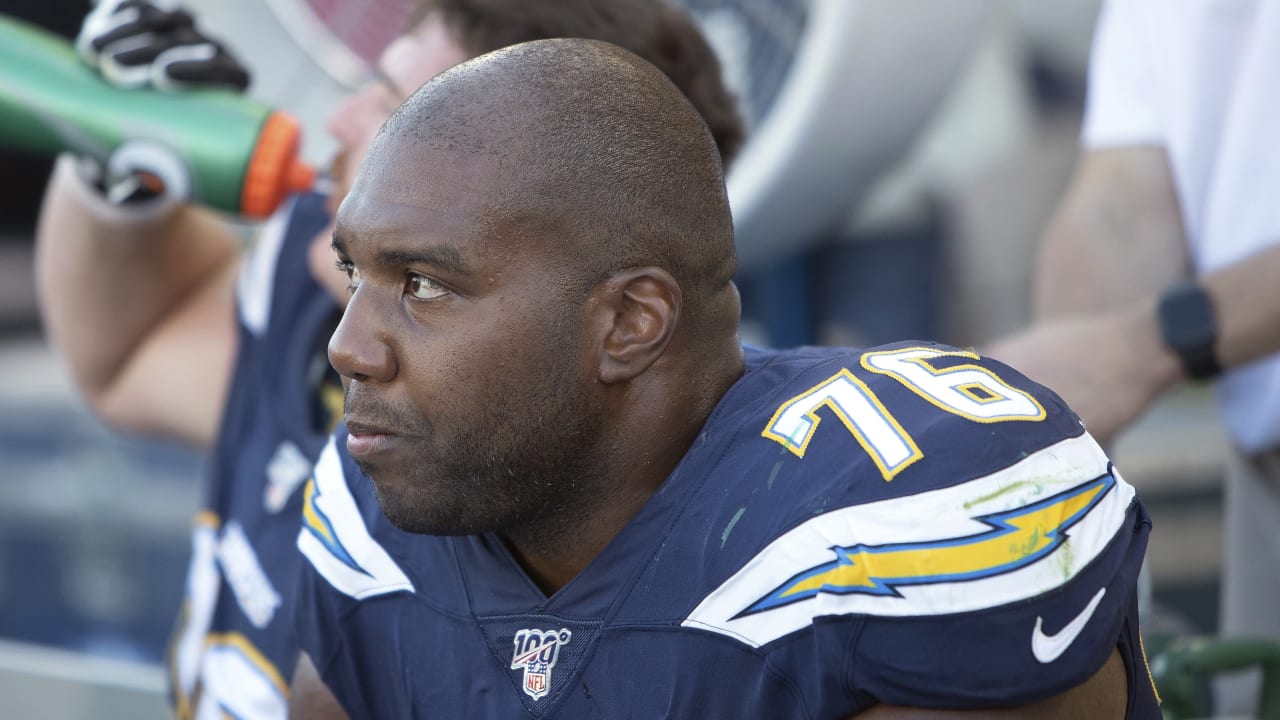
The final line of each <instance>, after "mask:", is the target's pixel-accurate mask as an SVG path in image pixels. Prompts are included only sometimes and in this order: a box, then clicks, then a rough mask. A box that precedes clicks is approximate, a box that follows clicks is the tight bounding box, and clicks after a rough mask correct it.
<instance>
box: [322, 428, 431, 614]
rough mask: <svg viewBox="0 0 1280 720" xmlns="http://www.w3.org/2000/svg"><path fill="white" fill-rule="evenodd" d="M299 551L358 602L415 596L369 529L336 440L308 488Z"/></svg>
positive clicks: (329, 447) (330, 582)
mask: <svg viewBox="0 0 1280 720" xmlns="http://www.w3.org/2000/svg"><path fill="white" fill-rule="evenodd" d="M298 549H299V550H301V551H302V554H303V555H305V556H306V558H307V560H309V561H310V562H311V565H312V566H313V567H315V569H316V571H317V572H319V573H320V575H321V576H322V577H324V579H325V580H327V581H328V582H329V584H330V585H332V586H333V587H334V588H336V589H337V590H339V591H340V592H343V593H345V594H347V595H350V596H351V597H353V598H356V599H357V600H363V599H364V598H368V597H372V596H374V595H382V594H386V593H392V592H398V591H401V590H407V591H409V592H413V591H414V588H413V583H412V582H410V580H409V577H408V576H407V575H405V574H404V571H403V570H401V569H400V566H399V565H397V564H396V562H395V561H394V560H392V559H391V555H390V554H388V553H387V551H386V550H385V549H384V548H383V547H382V546H381V545H379V544H378V541H376V540H374V539H373V537H372V536H371V535H370V534H369V529H368V528H367V527H365V524H364V519H363V518H362V517H361V516H360V510H359V508H358V507H357V506H356V501H355V498H353V497H352V496H351V492H350V490H348V488H347V482H346V478H345V477H344V476H343V472H342V460H341V458H340V457H339V456H338V449H337V445H336V444H335V443H334V440H333V438H330V439H329V444H328V445H326V446H325V449H324V452H322V453H321V454H320V459H319V461H317V463H316V469H315V477H314V479H313V480H312V482H311V483H309V484H308V485H307V491H306V498H305V500H304V501H303V506H302V529H301V530H300V531H299V532H298Z"/></svg>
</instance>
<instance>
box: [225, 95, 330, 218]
mask: <svg viewBox="0 0 1280 720" xmlns="http://www.w3.org/2000/svg"><path fill="white" fill-rule="evenodd" d="M301 136H302V131H301V129H300V127H299V125H298V121H297V120H294V119H293V118H292V117H290V116H289V115H288V114H286V113H284V112H281V111H278V110H277V111H275V112H273V113H271V114H270V115H269V116H267V119H266V121H265V122H264V123H263V124H262V132H261V133H259V135H258V145H257V147H255V148H254V150H253V157H252V158H251V159H250V160H249V165H248V167H247V168H245V175H244V189H243V191H242V192H241V195H240V211H241V212H242V213H244V214H245V215H248V216H249V217H258V218H261V217H266V216H268V215H270V214H271V213H273V212H275V209H276V208H277V207H279V205H280V203H281V202H282V201H283V200H284V199H285V198H286V197H287V196H288V195H290V194H291V193H295V192H300V191H304V190H310V189H311V188H312V187H313V186H314V185H315V181H316V172H315V170H314V169H312V168H311V166H309V165H307V164H306V163H304V162H302V161H301V160H299V159H298V145H299V140H300V139H301Z"/></svg>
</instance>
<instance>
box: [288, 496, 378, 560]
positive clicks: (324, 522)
mask: <svg viewBox="0 0 1280 720" xmlns="http://www.w3.org/2000/svg"><path fill="white" fill-rule="evenodd" d="M319 497H320V490H319V489H317V488H316V481H315V479H314V478H312V479H310V480H307V486H306V489H305V490H303V500H302V526H303V527H305V528H306V529H307V530H308V531H310V532H311V534H312V535H314V536H315V537H316V539H317V540H319V541H320V542H321V544H323V545H324V546H325V547H326V548H328V550H329V552H331V553H333V556H334V557H336V558H338V559H339V560H341V561H342V564H344V565H346V566H347V567H349V568H351V569H352V570H355V571H357V572H359V573H361V574H364V575H369V572H368V571H367V570H365V569H364V568H362V567H360V563H358V562H356V560H355V558H353V557H351V553H349V552H347V549H346V548H345V547H344V546H343V545H342V541H341V540H339V539H338V533H337V532H336V531H334V529H333V523H332V522H330V521H329V516H328V515H325V514H324V511H323V510H321V509H320V506H319V505H317V504H316V499H317V498H319Z"/></svg>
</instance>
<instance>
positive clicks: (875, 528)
mask: <svg viewBox="0 0 1280 720" xmlns="http://www.w3.org/2000/svg"><path fill="white" fill-rule="evenodd" d="M1108 473H1110V474H1108ZM1058 497H1063V498H1075V500H1073V502H1074V503H1075V509H1074V510H1072V511H1071V512H1072V513H1074V515H1072V516H1071V518H1070V519H1069V520H1068V521H1067V522H1066V523H1065V524H1063V527H1064V528H1065V532H1064V534H1065V538H1066V539H1065V540H1062V539H1059V540H1058V542H1057V543H1048V544H1046V545H1045V547H1044V550H1043V553H1042V554H1035V555H1033V556H1030V557H1029V558H1028V559H1026V560H1025V561H1024V562H1017V563H1012V564H1008V565H1007V566H1003V567H1001V566H997V567H993V568H990V569H989V570H984V569H983V565H982V564H981V563H979V564H977V565H975V568H974V569H975V570H976V572H973V573H969V574H967V575H965V576H964V577H960V575H959V574H958V573H955V572H952V571H946V572H944V571H941V570H936V569H934V568H932V567H931V566H930V563H931V562H932V560H933V559H934V557H938V556H941V555H947V553H946V552H941V553H939V552H938V550H939V549H940V548H951V547H953V546H959V545H964V544H968V543H974V538H979V537H982V536H983V534H984V533H987V534H990V533H993V532H1000V530H999V528H996V527H995V526H993V524H992V518H991V516H993V515H1000V514H1002V513H1003V514H1006V516H1007V517H1009V518H1011V519H1010V524H1011V525H1012V526H1017V524H1018V523H1019V522H1020V520H1019V518H1020V517H1021V515H1022V513H1024V512H1026V511H1025V510H1024V509H1032V508H1037V507H1046V501H1050V500H1051V499H1054V500H1052V504H1054V505H1056V504H1058V503H1059V502H1060V501H1058V500H1056V499H1055V498H1058ZM1133 498H1134V490H1133V487H1132V486H1131V485H1129V484H1128V483H1126V482H1125V481H1124V479H1123V478H1121V477H1120V475H1119V474H1118V473H1116V472H1115V471H1114V470H1113V469H1111V468H1110V463H1109V461H1108V459H1107V456H1106V453H1104V452H1103V450H1102V448H1100V447H1099V446H1098V444H1097V443H1096V442H1095V441H1094V440H1093V438H1092V437H1090V436H1089V435H1088V434H1085V435H1081V436H1079V437H1076V438H1072V439H1069V440H1064V441H1062V442H1060V443H1058V444H1056V445H1052V446H1050V447H1047V448H1045V449H1043V450H1040V451H1038V452H1036V453H1034V454H1032V455H1029V456H1028V457H1026V458H1025V459H1023V460H1021V461H1019V462H1018V463H1017V464H1015V465H1012V466H1010V467H1007V468H1005V469H1003V470H1000V471H998V472H996V473H993V474H991V475H987V476H985V477H982V478H978V479H975V480H972V481H970V482H966V483H963V484H961V485H958V486H955V487H949V488H943V489H940V490H932V491H929V492H924V493H920V494H917V495H910V496H906V497H898V498H891V499H888V500H882V501H878V502H874V503H868V504H865V505H858V506H854V507H846V508H841V509H839V510H835V511H832V512H829V513H825V514H823V515H819V516H818V517H815V518H813V519H811V520H808V521H806V522H804V523H803V524H801V525H799V526H797V527H796V528H794V529H792V530H790V531H789V532H787V533H786V534H784V535H782V536H781V537H779V538H778V539H776V540H774V541H773V542H772V543H770V544H769V545H768V546H767V547H765V548H764V550H762V551H761V552H760V553H758V554H757V555H756V556H755V557H753V558H752V559H751V560H749V561H748V562H747V563H746V565H745V566H743V568H742V569H741V570H739V571H738V572H737V573H736V574H734V575H733V576H732V577H730V578H729V579H728V580H726V581H725V582H724V583H723V584H722V585H721V586H720V587H718V588H716V590H714V591H713V592H712V593H711V594H710V595H708V596H707V597H706V598H704V599H703V601H702V602H701V603H699V605H698V606H697V607H696V608H695V609H694V610H693V612H692V613H690V614H689V616H688V617H687V618H686V619H685V620H684V622H683V623H682V625H683V626H685V627H694V628H702V629H704V630H710V631H712V632H717V633H722V634H724V635H728V636H730V637H733V638H736V639H737V640H739V641H741V642H743V643H745V644H747V645H750V646H752V647H759V646H761V645H764V644H766V643H769V642H772V641H773V640H776V639H778V638H780V637H783V636H785V635H788V634H790V633H793V632H796V631H797V630H801V629H803V628H805V627H808V626H809V625H810V624H812V622H813V619H814V618H815V617H819V616H826V615H877V616H894V617H906V616H930V615H945V614H952V613H962V612H969V611H974V610H981V609H983V608H990V607H996V606H1000V605H1005V604H1008V603H1012V602H1017V601H1019V600H1024V599H1027V598H1032V597H1036V596H1038V595H1041V594H1043V593H1045V592H1047V591H1049V590H1052V589H1054V588H1057V587H1060V586H1062V585H1064V584H1066V583H1067V582H1069V581H1070V580H1071V578H1073V577H1074V576H1075V575H1076V574H1077V573H1079V572H1080V571H1081V570H1082V569H1083V568H1084V567H1085V566H1086V565H1088V564H1089V563H1090V562H1091V561H1092V560H1093V559H1094V558H1096V557H1097V556H1098V555H1099V554H1101V553H1102V551H1103V550H1104V549H1105V548H1106V546H1107V544H1108V543H1110V542H1111V540H1112V538H1114V537H1115V536H1116V535H1117V533H1118V532H1119V531H1120V530H1121V528H1123V526H1124V523H1125V518H1126V515H1127V513H1128V509H1129V506H1130V504H1131V503H1132V501H1133ZM984 517H985V518H987V521H983V520H980V519H978V518H984ZM1007 532H1014V531H1013V530H1007ZM912 544H924V545H925V547H923V548H921V547H919V546H912ZM886 546H895V547H903V546H905V547H906V548H907V550H906V551H905V552H916V553H919V554H920V555H921V556H922V557H924V556H926V555H929V554H932V555H933V557H929V558H928V559H927V560H925V562H923V563H921V564H919V565H913V566H912V567H913V569H915V568H923V569H921V570H920V572H921V573H924V572H936V573H939V575H936V576H932V577H929V578H928V579H924V580H921V579H920V578H921V577H924V575H919V576H917V577H914V578H912V579H906V580H899V581H896V582H895V581H894V580H883V581H882V580H881V578H879V577H877V578H873V579H872V580H871V581H869V582H865V583H863V584H860V585H859V586H858V588H859V589H858V591H856V592H843V593H842V592H832V591H828V590H826V589H825V588H826V586H825V585H823V586H822V587H823V588H824V589H823V590H815V589H812V588H813V587H814V586H815V585H820V584H821V583H822V582H823V578H822V577H818V579H817V581H812V580H802V581H803V582H806V583H808V585H809V587H810V589H809V590H807V591H805V592H799V593H798V594H792V593H796V592H797V591H793V590H787V591H786V593H780V592H779V590H780V589H782V588H792V587H795V586H796V582H797V578H802V579H803V578H807V577H809V576H808V575H806V573H808V572H810V571H812V570H814V569H816V568H822V567H824V566H826V567H831V566H833V565H839V564H840V563H839V562H833V561H840V560H842V559H843V560H850V561H851V562H846V563H843V564H845V565H850V566H852V565H855V564H857V562H858V561H859V559H860V558H862V557H865V556H860V555H859V554H858V551H859V550H860V549H861V548H870V549H872V550H871V552H880V551H881V549H882V548H884V547H886ZM838 549H842V550H844V551H846V552H844V553H841V552H840V551H839V550H838ZM975 553H976V550H975ZM956 555H960V557H961V558H963V557H964V556H963V554H961V553H952V554H951V555H949V556H948V557H951V558H954V557H955V556H956ZM880 557H884V556H883V555H882V556H880ZM975 557H976V554H975ZM876 563H877V564H879V563H881V561H880V560H877V561H876ZM870 565H871V564H870V563H864V567H869V566H870ZM840 569H842V568H837V571H838V570H840ZM939 578H941V579H939ZM788 595H789V597H788Z"/></svg>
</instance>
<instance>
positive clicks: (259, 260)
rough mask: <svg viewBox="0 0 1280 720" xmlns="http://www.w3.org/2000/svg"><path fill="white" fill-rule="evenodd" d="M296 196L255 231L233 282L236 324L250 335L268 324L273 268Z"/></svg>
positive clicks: (259, 332) (278, 255)
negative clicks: (237, 316) (241, 325)
mask: <svg viewBox="0 0 1280 720" xmlns="http://www.w3.org/2000/svg"><path fill="white" fill-rule="evenodd" d="M297 201H298V199H297V197H296V196H295V197H291V198H289V200H288V202H286V203H285V204H284V205H283V206H282V207H281V208H280V209H279V210H277V211H276V212H275V213H274V214H273V215H272V216H271V217H270V218H269V219H268V220H267V221H266V222H265V223H263V225H262V228H261V229H260V230H259V231H258V238H257V242H256V244H255V245H254V248H253V250H252V251H251V252H249V253H247V254H246V255H245V258H244V264H243V265H241V267H240V275H239V277H238V278H237V280H236V301H237V304H238V306H239V308H240V322H242V323H244V326H245V327H246V328H248V329H249V332H252V333H253V334H254V335H256V336H258V337H261V336H262V335H264V334H266V332H267V324H268V323H269V322H270V321H271V298H272V297H273V296H274V295H275V280H276V266H277V265H278V264H279V262H280V251H281V249H282V248H283V247H284V235H285V230H287V229H288V227H289V217H290V216H291V215H292V214H293V205H294V203H296V202H297Z"/></svg>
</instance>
